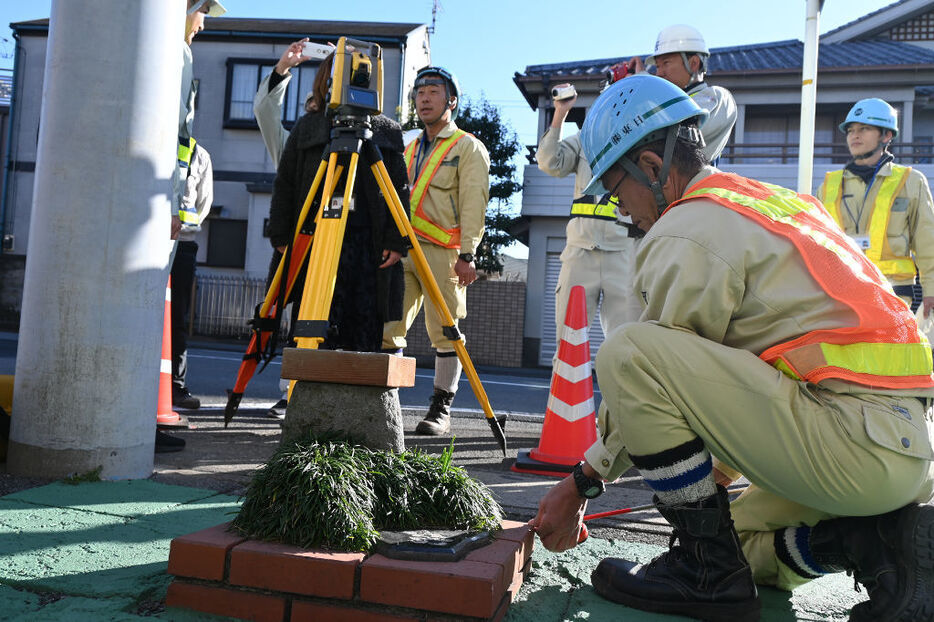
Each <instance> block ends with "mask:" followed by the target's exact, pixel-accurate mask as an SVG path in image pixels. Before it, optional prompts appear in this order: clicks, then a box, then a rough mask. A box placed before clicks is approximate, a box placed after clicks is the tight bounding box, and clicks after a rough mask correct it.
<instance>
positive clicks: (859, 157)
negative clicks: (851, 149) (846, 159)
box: [853, 141, 891, 162]
mask: <svg viewBox="0 0 934 622" xmlns="http://www.w3.org/2000/svg"><path fill="white" fill-rule="evenodd" d="M889 142H891V141H889ZM888 148H889V143H883V142H880V143H879V144H878V145H876V147H875V148H874V149H873V150H872V151H867V152H866V153H861V154H859V155H855V156H853V161H854V162H855V161H856V160H866V159H868V158H871V157H872V156H873V155H875V153H876V152H877V151H882V152H884V151H885V150H887V149H888Z"/></svg>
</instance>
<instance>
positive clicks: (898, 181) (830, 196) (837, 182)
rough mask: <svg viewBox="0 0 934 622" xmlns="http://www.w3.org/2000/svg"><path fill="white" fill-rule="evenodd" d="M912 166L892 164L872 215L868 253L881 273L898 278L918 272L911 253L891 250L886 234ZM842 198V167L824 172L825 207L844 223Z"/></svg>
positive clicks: (880, 188)
mask: <svg viewBox="0 0 934 622" xmlns="http://www.w3.org/2000/svg"><path fill="white" fill-rule="evenodd" d="M910 172H911V167H909V166H901V165H898V164H893V165H892V174H891V175H888V176H886V177H884V178H883V179H882V181H881V183H880V185H879V191H878V192H877V193H876V199H875V202H874V204H873V206H872V214H871V215H870V217H869V248H867V249H866V251H865V252H866V256H867V257H869V259H871V260H872V263H874V264H876V265H877V266H878V267H879V269H880V270H882V274H884V275H885V276H887V277H889V278H890V279H893V280H896V281H904V280H906V279H913V278H914V276H915V262H914V261H913V260H912V259H911V257H899V256H898V255H896V254H895V253H893V252H892V249H891V248H890V247H889V241H888V238H887V237H886V234H887V232H888V230H889V218H890V217H891V216H892V205H893V204H894V203H895V199H896V197H898V194H899V193H900V192H901V191H902V188H904V187H905V182H907V181H908V174H909V173H910ZM842 198H843V171H842V170H839V171H829V172H828V173H827V174H826V175H825V176H824V201H823V202H824V207H826V208H827V211H829V212H830V215H831V216H833V219H834V220H835V221H837V224H838V225H840V227H841V228H842V227H843V217H842V214H841V213H840V201H841V200H842ZM857 225H859V223H857Z"/></svg>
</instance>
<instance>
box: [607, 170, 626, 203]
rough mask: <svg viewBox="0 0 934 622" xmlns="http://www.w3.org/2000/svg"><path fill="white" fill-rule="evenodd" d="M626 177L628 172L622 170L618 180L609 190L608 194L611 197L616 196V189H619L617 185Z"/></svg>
mask: <svg viewBox="0 0 934 622" xmlns="http://www.w3.org/2000/svg"><path fill="white" fill-rule="evenodd" d="M626 177H628V174H627V173H626V172H623V176H622V177H620V178H619V181H617V182H616V185H615V186H613V189H612V190H610V196H612V197H615V196H617V194H616V191H617V190H619V185H620V184H621V183H623V180H624V179H626Z"/></svg>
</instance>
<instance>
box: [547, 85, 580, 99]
mask: <svg viewBox="0 0 934 622" xmlns="http://www.w3.org/2000/svg"><path fill="white" fill-rule="evenodd" d="M575 95H577V90H576V89H575V88H574V85H573V84H570V85H568V86H562V87H555V88H553V89H551V98H552V99H553V100H554V101H560V100H562V99H571V98H572V97H574V96H575Z"/></svg>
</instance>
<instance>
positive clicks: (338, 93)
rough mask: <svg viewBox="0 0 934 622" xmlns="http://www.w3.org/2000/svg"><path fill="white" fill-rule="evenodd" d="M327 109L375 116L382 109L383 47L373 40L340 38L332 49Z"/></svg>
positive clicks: (341, 112)
mask: <svg viewBox="0 0 934 622" xmlns="http://www.w3.org/2000/svg"><path fill="white" fill-rule="evenodd" d="M330 86H331V92H330V99H329V100H328V109H329V110H331V111H333V112H336V113H337V114H349V115H376V114H379V113H380V112H382V110H383V50H382V48H380V46H379V45H377V44H376V43H369V42H367V41H357V40H355V39H348V38H347V37H341V38H340V39H338V40H337V48H336V49H335V50H334V64H333V65H332V67H331V82H330Z"/></svg>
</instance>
